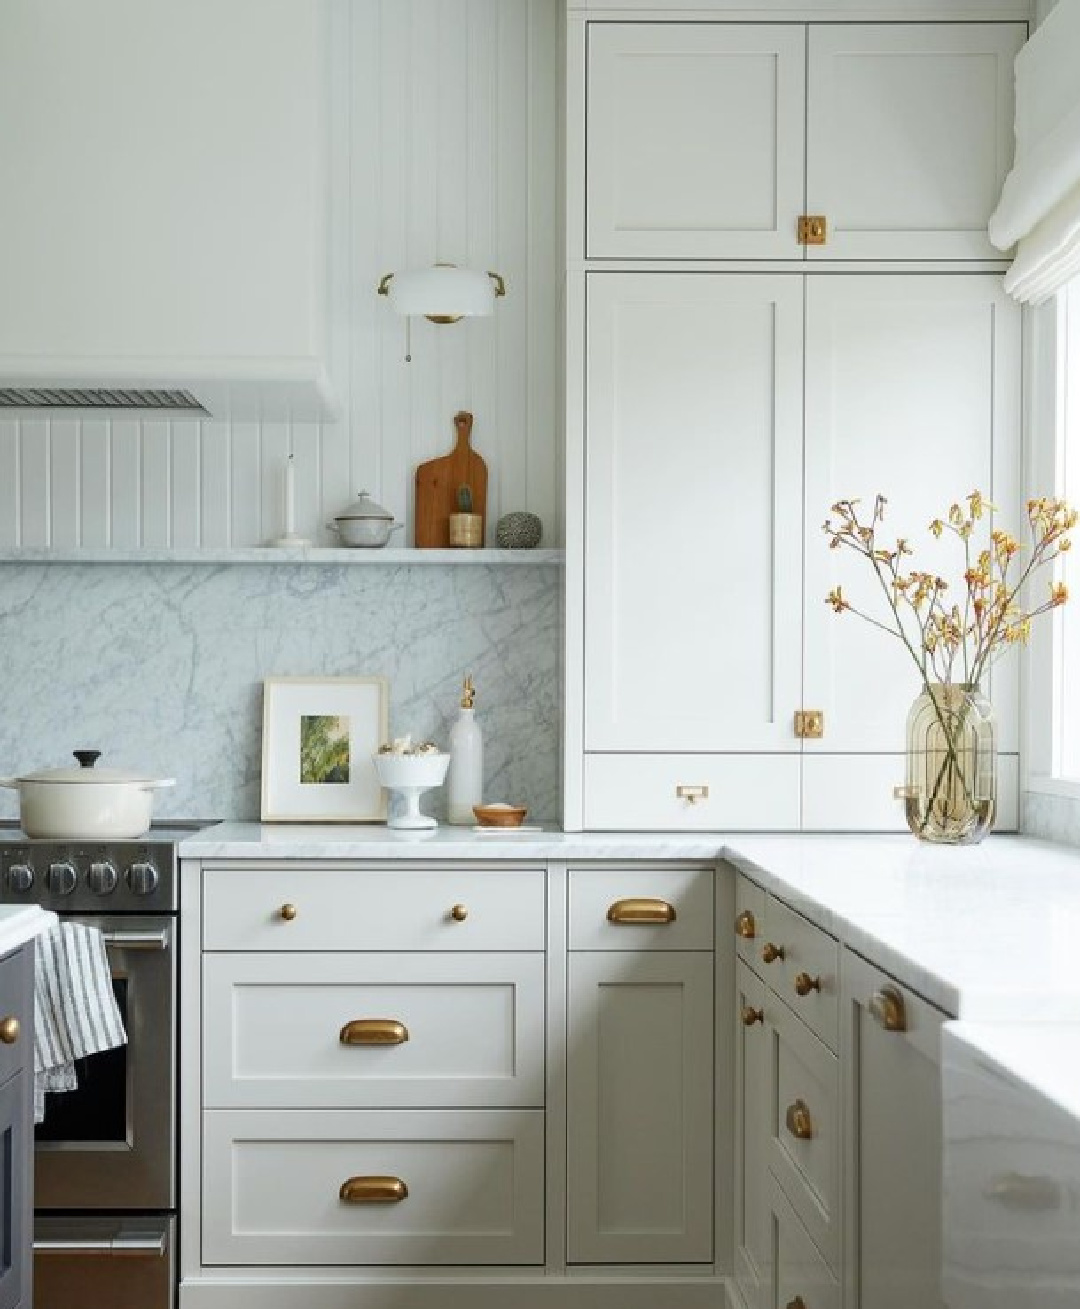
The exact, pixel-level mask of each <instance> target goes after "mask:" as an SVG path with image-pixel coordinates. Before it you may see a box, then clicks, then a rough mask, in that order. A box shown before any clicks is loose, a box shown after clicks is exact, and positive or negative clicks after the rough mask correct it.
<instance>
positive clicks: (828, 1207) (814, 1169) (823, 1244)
mask: <svg viewBox="0 0 1080 1309" xmlns="http://www.w3.org/2000/svg"><path fill="white" fill-rule="evenodd" d="M765 1013H766V1021H767V1022H768V1023H769V1026H770V1029H771V1034H772V1049H771V1055H770V1062H771V1068H770V1082H771V1084H772V1087H773V1088H774V1094H773V1095H772V1096H771V1106H772V1108H771V1115H770V1117H771V1121H770V1130H769V1138H770V1139H769V1166H770V1168H771V1169H772V1171H773V1173H774V1174H775V1176H776V1177H777V1178H778V1180H779V1181H780V1184H781V1186H782V1187H783V1189H784V1191H785V1193H786V1194H787V1197H788V1199H789V1200H790V1201H791V1203H792V1205H793V1206H794V1208H795V1210H796V1212H797V1213H798V1215H799V1217H800V1218H801V1220H802V1222H803V1224H804V1225H805V1227H806V1229H807V1230H808V1231H809V1233H810V1235H811V1236H812V1237H813V1239H814V1242H815V1243H816V1245H817V1246H818V1248H819V1249H820V1250H821V1251H822V1253H823V1254H824V1255H825V1257H826V1258H827V1259H828V1260H829V1262H830V1263H831V1264H832V1265H833V1266H834V1267H836V1266H838V1261H839V1257H840V1223H839V1215H840V1131H839V1126H840V1115H839V1073H838V1067H837V1058H836V1056H835V1055H834V1054H833V1053H832V1051H831V1050H827V1049H826V1048H825V1047H824V1046H823V1045H822V1044H821V1042H820V1041H819V1040H818V1039H817V1037H816V1036H814V1035H813V1034H812V1033H810V1032H808V1031H807V1030H806V1028H805V1027H804V1026H803V1025H802V1024H801V1023H800V1022H799V1020H798V1019H797V1018H796V1017H795V1016H794V1015H793V1014H792V1013H791V1012H790V1011H789V1010H788V1009H787V1008H786V1007H785V1006H784V1005H783V1004H781V1003H778V1002H777V1001H776V1000H769V1001H767V1002H766V1010H765Z"/></svg>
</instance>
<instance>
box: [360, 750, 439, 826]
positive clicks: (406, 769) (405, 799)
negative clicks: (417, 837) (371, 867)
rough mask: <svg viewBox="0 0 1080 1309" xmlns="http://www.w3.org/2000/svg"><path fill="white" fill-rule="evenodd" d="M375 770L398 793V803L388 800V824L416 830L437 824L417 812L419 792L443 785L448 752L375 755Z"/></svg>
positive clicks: (383, 782)
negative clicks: (399, 800)
mask: <svg viewBox="0 0 1080 1309" xmlns="http://www.w3.org/2000/svg"><path fill="white" fill-rule="evenodd" d="M373 758H374V760H375V772H376V774H377V775H378V778H379V781H380V783H381V784H382V785H383V786H384V787H385V788H386V789H387V790H388V791H393V792H396V793H397V794H398V795H400V796H401V803H400V804H394V803H391V806H390V817H389V818H388V819H387V820H386V825H387V827H399V828H405V829H407V830H410V831H415V830H417V829H419V828H425V827H437V826H438V824H437V823H436V821H435V819H434V818H430V817H428V815H427V814H422V813H421V812H420V795H421V792H423V791H430V790H431V789H432V787H436V786H442V784H443V781H444V780H445V778H446V770H447V769H448V768H449V767H450V756H449V755H448V754H420V755H408V754H377V755H374V756H373Z"/></svg>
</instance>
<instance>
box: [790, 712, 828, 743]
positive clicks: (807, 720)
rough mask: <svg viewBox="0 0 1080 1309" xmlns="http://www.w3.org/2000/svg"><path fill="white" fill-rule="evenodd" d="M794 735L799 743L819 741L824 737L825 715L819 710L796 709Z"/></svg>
mask: <svg viewBox="0 0 1080 1309" xmlns="http://www.w3.org/2000/svg"><path fill="white" fill-rule="evenodd" d="M795 735H796V736H797V737H798V738H799V739H800V740H801V741H820V740H821V738H822V737H823V736H824V735H825V715H824V714H823V713H822V712H821V710H820V709H796V710H795Z"/></svg>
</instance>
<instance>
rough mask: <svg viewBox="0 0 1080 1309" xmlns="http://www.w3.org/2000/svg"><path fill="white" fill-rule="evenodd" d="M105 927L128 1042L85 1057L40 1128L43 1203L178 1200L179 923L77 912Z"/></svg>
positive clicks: (49, 1099)
mask: <svg viewBox="0 0 1080 1309" xmlns="http://www.w3.org/2000/svg"><path fill="white" fill-rule="evenodd" d="M74 921H76V922H81V923H86V924H87V925H88V926H90V927H97V928H100V929H101V931H102V932H103V933H104V935H105V941H106V944H107V946H108V955H109V964H110V967H111V970H112V978H113V990H114V991H115V993H116V998H117V1002H118V1004H119V1005H120V1012H121V1013H122V1014H123V1018H124V1027H125V1029H126V1030H127V1034H128V1043H127V1045H125V1046H121V1047H120V1048H119V1049H116V1050H106V1051H103V1052H102V1053H101V1054H95V1055H91V1056H90V1057H89V1058H88V1059H80V1060H79V1061H78V1062H77V1064H76V1073H77V1076H78V1083H79V1085H78V1088H77V1089H76V1090H74V1091H67V1092H64V1093H61V1094H50V1095H47V1096H46V1100H45V1121H44V1122H42V1123H39V1124H38V1126H37V1128H36V1129H35V1133H34V1136H35V1150H34V1157H35V1166H34V1205H35V1208H37V1209H39V1210H41V1209H111V1210H116V1209H170V1208H172V1207H173V1205H174V1203H175V1185H174V1177H173V1142H174V1140H175V1135H176V1122H175V1111H174V1088H175V1059H176V1037H175V1027H176V1024H175V994H176V960H175V950H174V943H175V933H176V923H175V920H174V919H172V918H166V917H145V918H143V917H126V916H125V917H121V916H120V915H116V916H113V917H110V916H106V915H100V916H89V915H88V916H85V917H84V916H82V915H78V916H75V918H74Z"/></svg>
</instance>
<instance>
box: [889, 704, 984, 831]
mask: <svg viewBox="0 0 1080 1309" xmlns="http://www.w3.org/2000/svg"><path fill="white" fill-rule="evenodd" d="M903 796H904V808H905V813H906V816H907V823H908V826H909V827H910V828H911V830H912V831H913V832H914V833H915V835H916V836H918V837H921V838H922V840H924V841H937V842H941V843H942V844H946V845H973V844H974V843H975V842H976V841H981V840H982V839H983V837H984V836H985V835H986V834H987V832H989V831H990V828H991V827H992V826H993V823H994V806H995V801H996V797H997V741H996V728H995V723H994V710H993V707H992V706H991V704H990V701H989V700H988V699H987V698H986V696H984V695H983V694H982V693H981V692H980V691H979V689H978V687H972V686H963V685H960V684H959V683H951V682H942V683H937V684H935V685H933V686H931V687H929V688H928V689H926V690H924V691H923V693H922V695H920V696H919V697H918V699H917V700H916V701H915V703H914V704H913V705H912V706H911V712H910V713H909V714H908V722H907V782H906V785H905V786H904V788H903Z"/></svg>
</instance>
